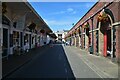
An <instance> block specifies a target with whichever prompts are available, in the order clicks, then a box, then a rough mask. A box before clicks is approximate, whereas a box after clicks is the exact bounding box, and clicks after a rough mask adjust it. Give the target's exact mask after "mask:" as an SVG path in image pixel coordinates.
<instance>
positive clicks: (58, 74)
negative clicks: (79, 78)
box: [6, 44, 75, 80]
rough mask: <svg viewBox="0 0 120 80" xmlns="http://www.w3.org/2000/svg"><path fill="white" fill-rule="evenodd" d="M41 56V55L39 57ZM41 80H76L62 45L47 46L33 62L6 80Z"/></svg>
mask: <svg viewBox="0 0 120 80" xmlns="http://www.w3.org/2000/svg"><path fill="white" fill-rule="evenodd" d="M39 54H40V55H39ZM16 78H17V79H18V78H21V79H22V78H25V79H33V78H35V79H39V78H52V79H56V78H60V79H70V80H75V76H74V74H73V72H72V69H71V67H70V64H69V62H68V59H67V56H66V54H65V51H64V48H63V46H62V45H61V44H53V47H50V45H47V46H46V48H44V50H43V51H42V52H41V50H39V51H37V55H36V56H34V57H33V59H32V60H31V61H29V62H28V63H26V64H25V65H23V66H21V67H20V68H19V69H17V70H16V71H14V72H13V73H11V75H9V76H7V78H6V79H16Z"/></svg>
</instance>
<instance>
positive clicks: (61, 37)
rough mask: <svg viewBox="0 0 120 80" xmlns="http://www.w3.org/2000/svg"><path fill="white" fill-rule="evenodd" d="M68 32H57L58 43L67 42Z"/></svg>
mask: <svg viewBox="0 0 120 80" xmlns="http://www.w3.org/2000/svg"><path fill="white" fill-rule="evenodd" d="M67 32H68V30H62V31H56V32H55V34H56V36H57V39H56V40H58V41H60V42H65V39H64V38H65V35H66V34H67Z"/></svg>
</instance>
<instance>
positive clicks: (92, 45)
mask: <svg viewBox="0 0 120 80" xmlns="http://www.w3.org/2000/svg"><path fill="white" fill-rule="evenodd" d="M91 21H92V53H93V54H94V33H93V17H92V18H91Z"/></svg>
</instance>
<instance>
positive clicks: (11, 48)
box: [9, 47, 13, 55]
mask: <svg viewBox="0 0 120 80" xmlns="http://www.w3.org/2000/svg"><path fill="white" fill-rule="evenodd" d="M9 54H10V55H12V54H13V47H10V53H9Z"/></svg>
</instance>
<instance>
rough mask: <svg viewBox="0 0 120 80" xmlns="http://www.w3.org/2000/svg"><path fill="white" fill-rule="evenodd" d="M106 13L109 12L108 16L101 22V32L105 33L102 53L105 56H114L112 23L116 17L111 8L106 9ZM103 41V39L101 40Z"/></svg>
mask: <svg viewBox="0 0 120 80" xmlns="http://www.w3.org/2000/svg"><path fill="white" fill-rule="evenodd" d="M104 13H105V14H107V17H106V18H105V19H102V20H101V21H100V22H99V24H100V32H101V33H102V35H103V44H102V43H100V44H102V47H103V48H102V53H103V56H105V57H107V56H112V55H113V52H114V50H113V46H112V42H113V30H112V27H111V25H112V23H113V22H114V17H113V14H112V12H111V11H110V10H109V9H104ZM101 42H102V41H101Z"/></svg>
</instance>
